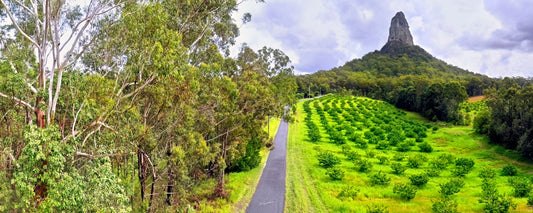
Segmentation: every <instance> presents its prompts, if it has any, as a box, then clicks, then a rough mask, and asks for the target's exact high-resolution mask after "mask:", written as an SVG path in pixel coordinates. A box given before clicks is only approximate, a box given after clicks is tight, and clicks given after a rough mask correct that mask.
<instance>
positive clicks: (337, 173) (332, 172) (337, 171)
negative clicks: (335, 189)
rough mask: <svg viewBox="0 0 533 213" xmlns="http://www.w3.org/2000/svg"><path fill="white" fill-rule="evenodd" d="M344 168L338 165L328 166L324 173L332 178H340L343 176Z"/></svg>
mask: <svg viewBox="0 0 533 213" xmlns="http://www.w3.org/2000/svg"><path fill="white" fill-rule="evenodd" d="M344 173H345V172H344V170H342V169H341V168H338V167H332V168H328V169H327V171H326V175H328V176H329V177H330V178H331V179H332V180H342V178H344Z"/></svg>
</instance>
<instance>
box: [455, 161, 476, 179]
mask: <svg viewBox="0 0 533 213" xmlns="http://www.w3.org/2000/svg"><path fill="white" fill-rule="evenodd" d="M474 164H475V163H474V160H472V159H468V158H458V159H457V160H455V168H454V170H453V171H452V173H453V175H454V176H457V177H463V176H465V175H466V174H468V173H470V171H472V169H473V168H474Z"/></svg>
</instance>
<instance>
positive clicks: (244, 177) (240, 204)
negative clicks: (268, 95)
mask: <svg viewBox="0 0 533 213" xmlns="http://www.w3.org/2000/svg"><path fill="white" fill-rule="evenodd" d="M280 121H281V120H280V118H270V122H269V126H265V128H264V131H265V132H269V138H270V140H271V141H272V140H274V137H275V136H276V132H277V131H278V127H279V124H280ZM267 128H270V131H269V130H268V129H267ZM269 152H270V150H268V149H267V148H263V149H262V150H261V152H260V155H261V163H260V164H259V166H257V167H256V168H253V169H251V170H250V171H245V172H232V173H229V174H228V175H227V176H226V190H227V191H228V193H229V197H228V199H222V198H219V199H216V200H214V201H208V200H207V199H203V200H202V201H200V210H199V211H198V212H223V213H229V212H245V211H246V208H247V207H248V204H249V203H250V201H251V200H252V197H253V195H254V192H255V188H256V187H257V184H258V183H259V179H260V178H261V174H263V168H264V167H265V164H266V161H267V159H268V155H269ZM214 186H216V180H212V179H210V180H209V181H206V182H205V183H204V184H203V185H202V186H200V187H198V190H197V191H196V193H197V194H199V195H204V196H202V197H208V195H209V194H211V193H213V187H214Z"/></svg>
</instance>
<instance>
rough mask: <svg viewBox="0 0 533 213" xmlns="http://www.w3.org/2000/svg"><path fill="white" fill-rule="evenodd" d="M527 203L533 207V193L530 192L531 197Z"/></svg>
mask: <svg viewBox="0 0 533 213" xmlns="http://www.w3.org/2000/svg"><path fill="white" fill-rule="evenodd" d="M527 205H528V206H530V207H533V193H529V197H528V198H527Z"/></svg>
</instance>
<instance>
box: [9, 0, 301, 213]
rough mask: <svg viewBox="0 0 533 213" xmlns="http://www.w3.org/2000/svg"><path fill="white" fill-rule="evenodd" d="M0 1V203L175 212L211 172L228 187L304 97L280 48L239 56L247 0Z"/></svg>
mask: <svg viewBox="0 0 533 213" xmlns="http://www.w3.org/2000/svg"><path fill="white" fill-rule="evenodd" d="M0 2H1V3H2V4H1V6H2V7H1V10H0V15H1V17H2V18H3V20H10V21H8V22H2V23H3V24H4V25H5V26H4V28H2V29H3V30H2V31H1V32H2V40H1V44H0V47H1V54H0V114H1V115H0V118H1V120H0V181H1V182H2V183H8V184H1V185H0V211H6V210H10V209H18V210H21V211H35V210H37V211H52V212H53V211H67V212H68V211H84V212H85V211H89V212H90V211H101V210H105V211H132V210H143V211H156V210H157V211H162V210H164V209H167V210H171V211H172V210H176V209H179V208H188V207H189V206H194V205H195V199H197V198H195V197H196V195H195V194H194V192H193V191H192V190H191V189H192V188H194V187H196V186H198V185H199V184H200V183H203V182H205V181H206V180H208V179H213V178H214V179H216V180H217V181H215V182H216V186H213V187H212V188H213V189H214V190H213V193H212V194H213V195H212V196H213V197H225V196H227V193H226V191H225V188H224V183H225V180H224V177H225V173H226V172H228V171H242V170H248V169H250V168H253V167H255V166H257V165H258V163H259V161H260V156H259V151H260V149H261V148H262V147H264V145H265V144H266V142H267V137H268V136H267V135H266V133H265V132H264V131H262V129H263V128H262V127H263V126H264V125H265V123H266V121H267V118H268V116H281V115H284V110H283V107H284V106H286V105H291V104H293V103H295V97H294V93H295V90H296V82H295V79H294V77H293V68H292V66H291V65H290V60H289V58H288V57H287V56H286V55H285V54H284V53H283V52H281V51H280V50H274V49H271V48H267V47H265V48H263V49H261V50H259V51H254V50H252V49H251V48H249V47H247V46H246V45H243V46H242V48H241V50H240V53H239V54H238V56H237V57H236V58H231V57H229V47H230V46H232V45H234V43H235V37H236V36H238V33H239V32H238V27H237V26H238V25H237V23H235V20H233V19H232V18H231V13H232V12H233V11H235V10H236V7H237V5H238V2H237V1H234V0H230V1H217V0H213V1H211V0H210V1H196V0H193V1H176V0H160V1H156V0H154V1H143V2H140V3H138V2H137V1H100V0H98V1H91V3H89V4H88V5H82V6H81V7H80V6H76V5H69V3H70V2H64V1H48V0H45V1H37V0H29V1H10V0H0ZM249 18H250V16H249V15H246V16H245V18H244V19H243V21H247V20H249ZM10 35H12V36H10Z"/></svg>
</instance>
